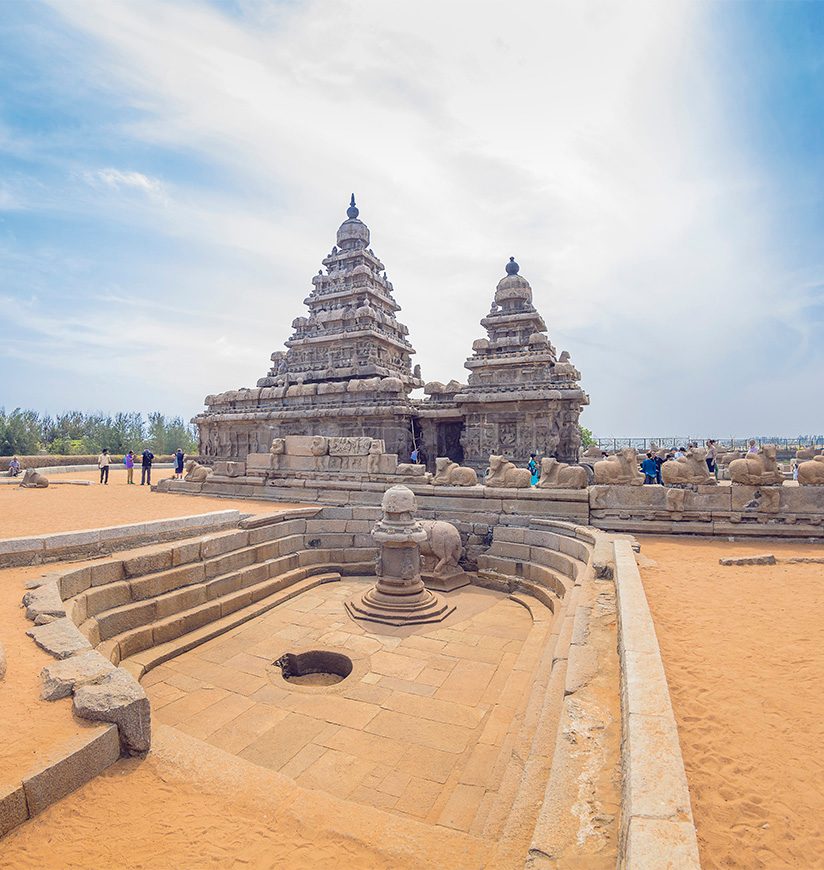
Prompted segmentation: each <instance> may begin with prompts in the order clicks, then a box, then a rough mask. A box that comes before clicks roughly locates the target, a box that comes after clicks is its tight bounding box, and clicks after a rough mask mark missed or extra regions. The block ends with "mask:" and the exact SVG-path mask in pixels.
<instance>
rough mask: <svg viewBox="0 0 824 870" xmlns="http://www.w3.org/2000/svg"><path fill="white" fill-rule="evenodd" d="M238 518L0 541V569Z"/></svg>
mask: <svg viewBox="0 0 824 870" xmlns="http://www.w3.org/2000/svg"><path fill="white" fill-rule="evenodd" d="M242 516H245V515H242V514H241V513H240V511H238V510H225V511H210V512H208V513H205V514H192V515H190V516H185V517H172V518H170V519H160V520H147V521H145V522H140V523H126V524H125V525H121V526H108V527H104V528H100V529H87V530H83V531H74V532H55V533H54V534H50V535H38V536H36V537H27V538H5V539H0V568H17V567H20V566H23V565H41V564H43V563H44V562H54V561H59V560H64V559H67V558H74V559H82V558H89V557H91V556H97V555H101V554H105V553H110V552H112V551H114V550H122V549H128V548H129V547H132V546H134V545H135V544H137V543H152V542H154V541H160V540H173V539H174V538H177V537H181V536H182V535H185V534H188V533H190V532H194V533H196V534H205V533H206V532H210V531H216V530H220V529H226V528H234V527H236V526H237V525H238V523H239V522H240V520H241V517H242Z"/></svg>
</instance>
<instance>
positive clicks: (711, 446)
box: [707, 438, 718, 474]
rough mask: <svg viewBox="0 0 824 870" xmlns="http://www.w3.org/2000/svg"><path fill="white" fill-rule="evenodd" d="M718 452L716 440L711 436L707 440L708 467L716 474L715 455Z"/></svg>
mask: <svg viewBox="0 0 824 870" xmlns="http://www.w3.org/2000/svg"><path fill="white" fill-rule="evenodd" d="M717 453H718V450H717V449H716V446H715V441H714V440H713V439H712V438H710V439H708V441H707V469H708V470H709V472H710V474H715V457H716V454H717Z"/></svg>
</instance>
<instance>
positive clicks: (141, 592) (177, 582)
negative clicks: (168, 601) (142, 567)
mask: <svg viewBox="0 0 824 870" xmlns="http://www.w3.org/2000/svg"><path fill="white" fill-rule="evenodd" d="M205 579H206V567H205V566H204V564H203V563H201V562H196V563H194V564H191V565H181V567H180V568H172V569H171V570H170V571H163V572H162V573H160V574H150V575H149V576H147V577H137V578H135V579H134V580H130V581H129V586H130V588H131V591H132V598H133V599H134V600H135V601H141V600H143V599H147V598H154V597H156V596H158V595H164V594H165V593H166V592H172V591H173V590H174V589H180V588H182V587H183V586H192V585H193V584H195V583H202V582H203V581H204V580H205Z"/></svg>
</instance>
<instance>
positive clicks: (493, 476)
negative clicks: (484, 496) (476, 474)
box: [484, 455, 532, 489]
mask: <svg viewBox="0 0 824 870" xmlns="http://www.w3.org/2000/svg"><path fill="white" fill-rule="evenodd" d="M531 481H532V475H531V474H530V471H529V469H528V468H518V467H516V466H515V465H514V464H513V463H512V462H510V461H509V460H508V459H505V458H504V457H503V456H495V455H493V456H490V457H489V468H487V470H486V477H484V486H504V487H509V488H514V489H527V488H529V486H530V485H531Z"/></svg>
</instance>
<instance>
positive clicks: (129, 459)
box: [123, 450, 134, 485]
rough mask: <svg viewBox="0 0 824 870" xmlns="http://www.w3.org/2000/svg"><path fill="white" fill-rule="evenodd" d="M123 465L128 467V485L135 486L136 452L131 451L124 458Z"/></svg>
mask: <svg viewBox="0 0 824 870" xmlns="http://www.w3.org/2000/svg"><path fill="white" fill-rule="evenodd" d="M123 464H124V465H125V466H126V483H131V484H132V485H134V451H133V450H130V451H129V452H128V453H127V454H126V455H125V456H124V457H123Z"/></svg>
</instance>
